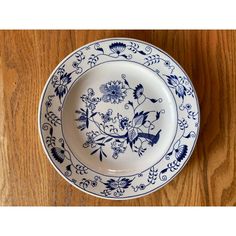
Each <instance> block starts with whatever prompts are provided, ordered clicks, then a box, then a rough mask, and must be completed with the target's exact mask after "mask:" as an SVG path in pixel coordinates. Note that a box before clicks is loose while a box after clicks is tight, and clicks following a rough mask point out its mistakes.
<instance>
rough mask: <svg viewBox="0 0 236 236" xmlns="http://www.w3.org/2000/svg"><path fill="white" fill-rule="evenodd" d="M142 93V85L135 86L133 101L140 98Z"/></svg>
mask: <svg viewBox="0 0 236 236" xmlns="http://www.w3.org/2000/svg"><path fill="white" fill-rule="evenodd" d="M143 91H144V88H143V86H142V84H139V85H137V86H136V88H135V89H134V93H133V95H134V99H138V98H140V97H141V96H142V95H143Z"/></svg>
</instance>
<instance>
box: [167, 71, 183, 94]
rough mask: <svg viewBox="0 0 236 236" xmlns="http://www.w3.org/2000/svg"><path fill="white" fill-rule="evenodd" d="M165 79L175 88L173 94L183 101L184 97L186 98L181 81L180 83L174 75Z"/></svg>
mask: <svg viewBox="0 0 236 236" xmlns="http://www.w3.org/2000/svg"><path fill="white" fill-rule="evenodd" d="M167 77H168V79H167V81H168V84H169V85H171V86H173V87H174V88H175V93H176V94H177V95H178V96H179V97H180V98H182V99H183V98H184V96H186V91H187V89H186V87H185V86H184V85H183V81H182V80H181V81H180V80H179V79H178V77H177V76H176V75H170V76H169V75H167Z"/></svg>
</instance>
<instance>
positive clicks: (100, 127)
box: [75, 74, 164, 161]
mask: <svg viewBox="0 0 236 236" xmlns="http://www.w3.org/2000/svg"><path fill="white" fill-rule="evenodd" d="M121 78H122V79H123V81H121V80H117V81H110V82H108V83H106V84H102V85H101V86H100V92H101V93H102V94H103V95H101V97H97V98H96V99H95V100H96V105H97V104H98V103H99V102H105V103H107V102H108V103H111V104H114V103H122V102H124V98H125V96H126V95H127V93H129V92H131V94H133V98H134V100H133V101H130V100H129V101H128V103H127V104H125V105H126V106H127V105H128V106H131V107H132V109H133V110H132V111H133V118H132V120H129V119H128V118H127V117H125V116H122V115H121V114H119V113H117V114H114V116H112V114H113V110H112V109H111V108H110V109H108V111H107V112H106V113H105V114H103V113H102V112H100V111H98V110H97V109H96V105H94V106H92V107H88V106H87V100H84V98H85V97H86V98H87V97H88V96H89V95H82V97H81V99H82V101H83V102H84V103H85V106H86V107H88V108H87V110H85V108H80V109H79V110H76V111H75V112H76V113H77V114H79V117H78V118H77V119H76V121H78V122H79V125H78V128H79V129H80V130H81V131H83V130H84V129H88V128H89V124H90V123H92V124H94V125H95V126H96V131H95V132H94V131H93V132H88V133H86V135H87V141H86V142H85V143H84V145H83V147H84V148H88V147H90V148H92V149H93V150H92V152H91V155H94V154H98V155H99V159H100V161H102V159H103V158H104V157H107V154H106V153H105V151H104V148H105V147H106V146H107V145H110V147H111V149H112V150H113V151H114V152H113V155H112V157H113V158H114V159H117V158H118V156H119V154H122V153H124V152H125V150H126V148H127V147H126V145H129V146H130V149H131V150H132V151H133V152H135V153H137V155H138V156H139V157H141V156H142V155H143V153H144V152H145V151H146V150H147V148H143V145H144V143H147V144H148V145H150V146H153V145H155V144H157V143H158V141H159V139H160V135H161V132H162V130H161V129H158V130H155V125H156V123H157V122H158V120H159V118H160V114H161V113H164V110H163V109H162V110H159V111H157V110H154V111H142V110H141V111H138V109H139V107H140V106H141V105H142V104H143V103H145V102H151V103H157V102H159V103H161V102H162V99H161V98H158V99H154V98H149V97H147V96H146V95H145V94H144V87H143V85H141V84H138V85H137V86H136V87H135V88H132V87H131V86H130V85H129V83H128V82H127V80H126V76H125V74H122V75H121ZM91 91H93V89H92V88H89V89H88V94H89V93H91ZM92 96H95V93H94V92H93V93H92ZM140 97H143V99H142V102H138V99H139V98H140ZM134 104H135V105H134ZM152 113H154V114H156V116H155V118H154V119H152V120H151V118H149V115H150V114H152ZM101 121H102V122H101ZM107 124H109V125H107ZM151 127H152V129H151ZM108 128H109V129H108ZM151 130H152V131H153V132H151ZM112 141H113V142H112ZM134 144H136V145H135V147H134Z"/></svg>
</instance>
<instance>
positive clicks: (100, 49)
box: [96, 48, 104, 53]
mask: <svg viewBox="0 0 236 236" xmlns="http://www.w3.org/2000/svg"><path fill="white" fill-rule="evenodd" d="M96 50H98V51H100V52H102V53H104V50H103V49H102V48H96Z"/></svg>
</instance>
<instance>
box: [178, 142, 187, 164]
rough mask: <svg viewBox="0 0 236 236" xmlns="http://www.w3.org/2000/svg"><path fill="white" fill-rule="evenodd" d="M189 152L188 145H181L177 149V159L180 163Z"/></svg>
mask: <svg viewBox="0 0 236 236" xmlns="http://www.w3.org/2000/svg"><path fill="white" fill-rule="evenodd" d="M187 151H188V146H187V145H181V146H179V147H178V148H177V149H175V157H176V159H177V160H178V161H179V162H180V161H182V160H183V159H184V158H185V156H186V154H187Z"/></svg>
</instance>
